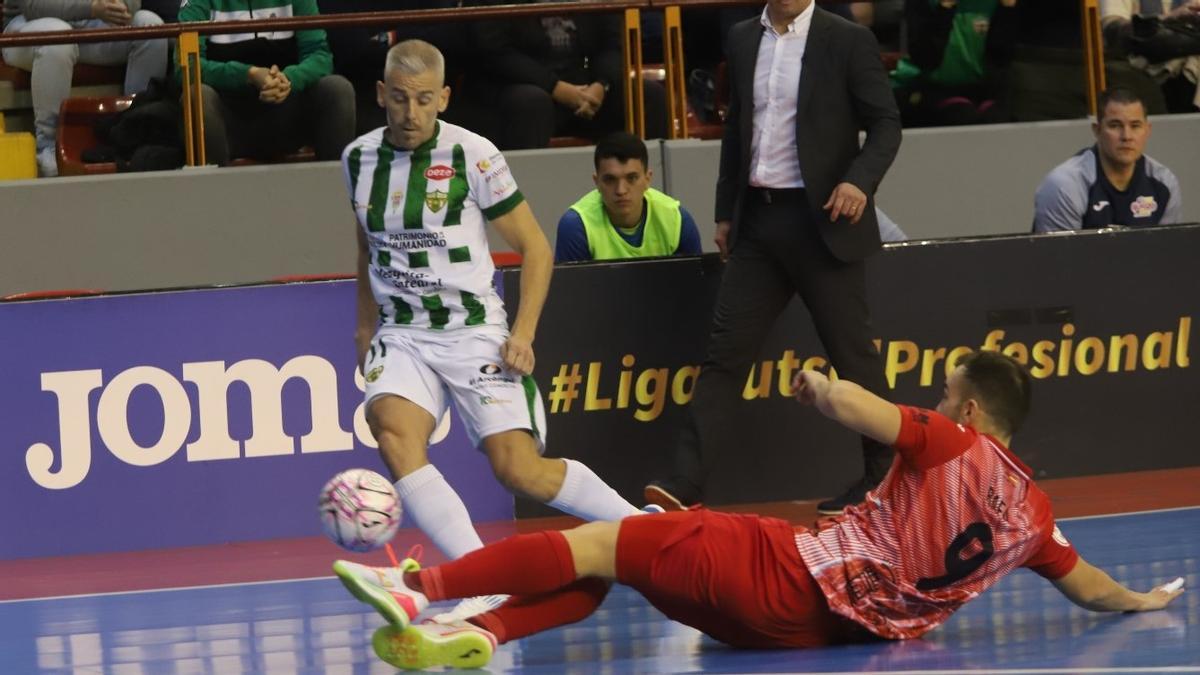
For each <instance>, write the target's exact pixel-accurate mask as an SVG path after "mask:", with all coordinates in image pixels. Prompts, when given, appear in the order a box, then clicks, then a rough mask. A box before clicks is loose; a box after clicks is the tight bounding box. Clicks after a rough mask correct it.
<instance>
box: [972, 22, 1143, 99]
mask: <svg viewBox="0 0 1200 675" xmlns="http://www.w3.org/2000/svg"><path fill="white" fill-rule="evenodd" d="M1016 10H1017V20H1016V21H1013V22H1005V23H1006V25H1005V27H1006V28H1007V29H1008V30H1006V31H1005V34H1003V35H1000V34H996V35H993V36H990V38H989V40H988V51H989V55H988V56H989V58H990V59H992V60H993V61H994V62H995V63H996V64H997V65H999V66H1003V67H1004V70H1005V72H1004V74H1003V76H1004V79H1005V82H1006V85H1005V89H1006V94H1005V101H1006V102H1007V103H1008V106H1009V110H1010V111H1011V115H1012V118H1013V119H1014V120H1016V121H1018V122H1032V121H1037V120H1053V119H1069V118H1080V117H1086V116H1088V115H1089V114H1091V112H1092V111H1091V110H1089V109H1088V97H1087V92H1086V90H1085V89H1084V72H1083V63H1084V59H1083V32H1082V30H1080V12H1079V0H1017V6H1016ZM1001 28H1002V27H1001V26H999V25H995V24H994V25H993V26H992V27H991V32H993V33H999V32H1000V31H1001ZM1104 70H1105V77H1106V81H1107V83H1108V86H1109V87H1110V88H1117V87H1120V88H1122V89H1131V90H1133V91H1135V92H1137V94H1138V96H1140V97H1141V99H1142V102H1143V103H1144V104H1145V106H1146V111H1147V112H1148V113H1150V114H1151V115H1154V114H1158V113H1164V112H1166V109H1167V107H1166V103H1165V102H1164V101H1163V97H1162V92H1161V91H1160V90H1159V88H1158V85H1156V84H1155V83H1154V81H1153V80H1151V79H1150V78H1149V77H1148V76H1147V75H1146V74H1145V73H1143V72H1141V71H1139V70H1135V69H1134V68H1133V66H1131V65H1129V63H1128V62H1127V61H1126V60H1124V59H1108V60H1106V61H1105V63H1104Z"/></svg>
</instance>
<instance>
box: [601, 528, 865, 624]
mask: <svg viewBox="0 0 1200 675" xmlns="http://www.w3.org/2000/svg"><path fill="white" fill-rule="evenodd" d="M793 532H794V530H793V528H792V526H791V525H790V524H788V523H787V522H786V521H783V520H779V519H777V518H762V517H759V516H754V515H743V514H735V513H717V512H713V511H707V510H703V509H701V510H697V511H682V512H677V513H662V514H652V515H645V516H634V517H631V518H626V519H625V520H622V521H621V529H620V532H619V534H618V535H617V581H620V582H621V583H623V584H626V585H628V586H631V587H633V588H635V589H637V590H638V591H639V592H641V594H642V595H644V596H646V599H647V600H649V601H650V603H651V604H652V605H654V606H655V607H657V608H658V610H659V611H661V612H662V613H663V614H666V615H667V616H668V617H670V618H671V619H674V620H675V621H679V622H680V623H685V624H687V625H689V626H692V627H693V628H698V629H700V630H701V631H703V632H704V633H706V634H708V635H709V636H711V637H713V638H716V639H717V640H720V641H721V642H724V643H726V644H729V645H733V646H735V647H755V648H764V647H815V646H819V645H825V644H830V643H832V642H845V641H849V640H852V639H854V637H855V636H858V635H861V631H862V629H861V627H858V626H857V624H855V623H853V622H852V621H850V620H848V619H845V618H843V617H841V616H839V615H836V614H834V613H833V612H832V611H830V609H829V605H828V604H826V602H825V595H824V594H823V593H822V592H821V588H820V587H819V586H818V585H817V583H816V581H814V580H813V578H812V575H811V574H809V571H808V568H807V567H806V566H805V565H804V562H803V561H802V560H801V559H800V554H799V552H797V551H796V544H795V538H794V537H795V535H794V534H793Z"/></svg>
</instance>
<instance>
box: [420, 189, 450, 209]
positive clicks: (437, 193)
mask: <svg viewBox="0 0 1200 675" xmlns="http://www.w3.org/2000/svg"><path fill="white" fill-rule="evenodd" d="M449 196H450V195H449V194H447V193H445V192H442V191H441V190H434V191H433V192H426V193H425V206H428V207H429V210H430V211H433V212H434V213H437V212H438V211H441V210H442V209H444V208H446V198H447V197H449Z"/></svg>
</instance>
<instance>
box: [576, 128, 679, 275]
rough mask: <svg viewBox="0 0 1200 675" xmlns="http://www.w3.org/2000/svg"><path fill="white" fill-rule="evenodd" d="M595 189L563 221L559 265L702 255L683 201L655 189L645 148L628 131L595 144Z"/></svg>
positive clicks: (577, 203) (615, 134)
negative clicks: (680, 202) (651, 181)
mask: <svg viewBox="0 0 1200 675" xmlns="http://www.w3.org/2000/svg"><path fill="white" fill-rule="evenodd" d="M594 163H595V167H596V173H595V174H594V175H593V176H592V180H593V182H595V184H596V189H595V190H592V191H591V192H589V193H587V194H586V195H584V196H583V197H582V198H581V199H580V200H579V201H577V202H575V203H574V204H573V205H571V208H569V209H567V212H566V213H564V214H563V216H562V218H561V219H559V221H558V236H557V243H556V245H555V251H554V261H555V262H560V263H562V262H575V261H580V260H619V259H623V258H650V257H654V256H668V255H700V252H701V251H700V232H699V230H698V229H697V228H696V222H695V221H694V220H692V216H691V214H690V213H688V212H687V209H684V208H683V206H681V205H680V204H679V201H678V200H676V199H672V198H671V197H669V196H667V195H665V194H663V193H662V192H659V191H658V190H655V189H654V188H652V187H650V179H651V178H652V177H653V172H652V171H650V167H649V156H648V154H647V152H646V144H645V143H643V142H642V139H640V138H638V137H637V136H634V135H633V134H629V133H626V132H623V131H622V132H617V133H614V134H611V135H609V136H606V137H605V138H603V139H601V140H600V142H599V143H597V144H596V152H595V156H594Z"/></svg>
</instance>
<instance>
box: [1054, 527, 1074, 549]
mask: <svg viewBox="0 0 1200 675" xmlns="http://www.w3.org/2000/svg"><path fill="white" fill-rule="evenodd" d="M1050 536H1052V537H1054V541H1056V542H1058V543H1059V545H1061V546H1070V545H1071V542H1069V541H1067V538H1066V537H1064V536H1063V533H1062V530H1060V529H1058V526H1057V525H1055V526H1054V534H1052V535H1050Z"/></svg>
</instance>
